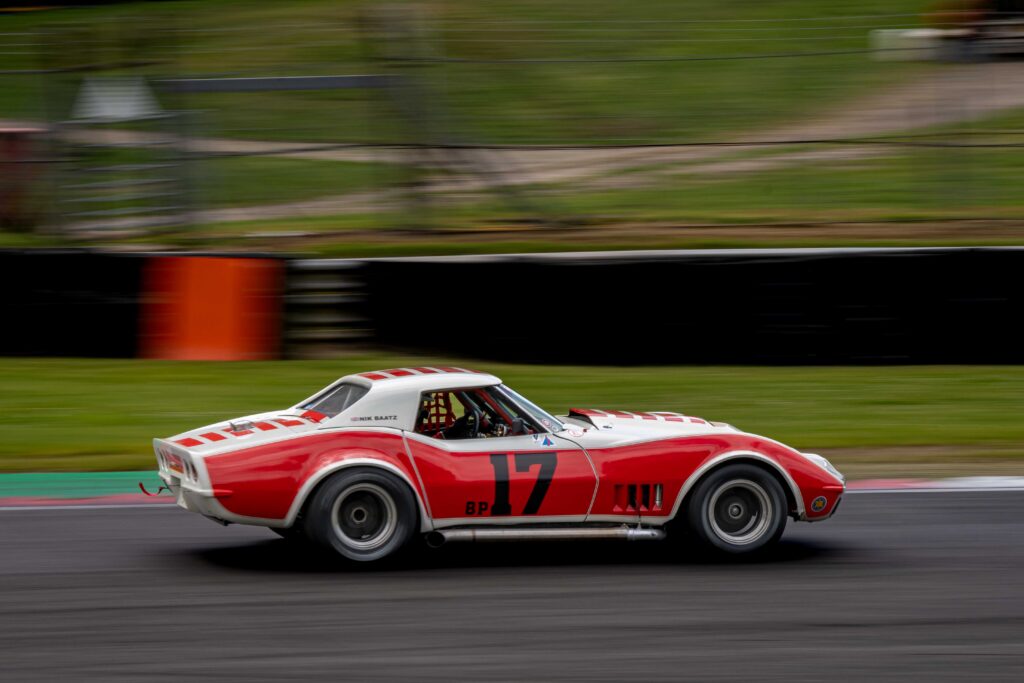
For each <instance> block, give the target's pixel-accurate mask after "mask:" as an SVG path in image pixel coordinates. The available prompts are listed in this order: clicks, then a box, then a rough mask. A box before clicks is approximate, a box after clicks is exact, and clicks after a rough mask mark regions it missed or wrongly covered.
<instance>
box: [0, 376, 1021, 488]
mask: <svg viewBox="0 0 1024 683" xmlns="http://www.w3.org/2000/svg"><path fill="white" fill-rule="evenodd" d="M410 362H414V363H416V364H422V363H425V362H428V361H426V360H424V359H423V358H417V359H409V358H401V357H395V356H376V357H361V358H351V359H344V360H334V361H282V362H269V363H179V362H152V361H128V360H124V361H108V360H75V359H60V360H44V359H4V360H0V428H2V433H3V439H2V440H0V471H47V470H83V471H84V470H105V469H106V470H110V469H145V468H148V467H150V466H151V464H152V463H151V459H152V456H151V454H150V443H149V442H150V440H151V439H152V438H153V437H155V436H168V435H171V434H174V433H177V432H180V431H183V430H186V429H191V428H194V427H197V426H200V425H203V424H206V423H209V422H213V421H215V420H220V419H224V418H229V417H237V416H240V415H243V414H247V413H253V412H257V411H263V410H272V409H274V408H278V407H285V406H288V405H291V404H294V403H295V402H297V401H299V400H301V399H302V398H304V397H306V396H308V395H309V394H311V393H313V392H314V391H315V390H316V389H318V388H319V387H321V386H323V385H324V384H327V383H328V382H329V381H331V380H333V379H334V378H336V377H338V376H340V375H344V374H347V373H349V372H355V371H363V370H367V369H373V368H377V367H395V366H396V365H402V364H408V363H410ZM437 362H439V361H437ZM463 363H465V364H468V365H471V366H473V367H478V368H480V369H485V370H489V371H493V372H495V373H497V374H498V375H499V376H501V377H502V378H503V379H505V380H506V381H507V382H508V383H509V384H511V385H513V386H515V387H516V388H517V389H519V390H520V391H522V392H523V393H525V394H526V395H528V396H530V397H531V398H533V399H534V400H536V401H537V402H538V403H540V404H541V405H543V406H545V407H546V408H548V409H550V410H552V411H555V412H564V411H565V410H567V409H568V408H570V407H574V406H576V407H587V406H590V407H604V408H613V409H615V408H618V409H627V410H628V409H636V410H650V409H663V410H678V411H682V412H686V413H689V414H695V415H700V416H703V417H706V418H709V419H714V420H723V421H727V422H730V423H733V424H735V425H737V426H738V427H740V428H742V429H745V430H748V431H752V432H755V433H763V434H765V435H768V436H771V437H773V438H776V439H779V440H781V441H784V442H786V443H789V444H791V445H793V446H795V447H798V448H802V449H819V450H824V451H826V452H829V449H841V450H839V451H836V452H837V453H842V452H849V453H851V454H854V455H856V457H857V458H858V459H862V458H863V457H864V454H865V453H868V454H870V453H872V452H874V451H876V450H877V449H885V451H886V452H891V453H898V452H899V450H900V449H901V448H902V449H904V450H905V451H906V453H907V454H908V457H911V458H914V459H916V461H918V462H926V463H927V462H930V461H935V460H943V459H945V460H949V452H948V451H946V452H940V451H941V450H942V449H948V448H951V447H957V448H959V450H958V451H957V452H958V453H959V455H957V456H956V457H957V458H958V459H960V460H963V458H965V457H966V458H970V457H972V456H971V454H972V453H976V454H977V455H978V457H984V458H996V459H1000V460H1004V461H1005V460H1011V461H1014V462H1018V463H1019V462H1022V461H1024V460H1022V459H1024V420H1021V419H1020V415H1021V412H1022V409H1024V367H962V366H944V367H930V366H922V367H886V368H874V367H865V368H845V367H821V368H818V367H809V368H763V367H749V368H746V367H745V368H739V367H651V368H591V367H571V366H565V367H558V366H527V365H503V364H498V363H488V362H473V361H463ZM847 449H848V451H847ZM928 453H937V454H938V455H936V457H935V458H930V457H929V456H927V454H928ZM943 453H944V454H943ZM922 454H925V455H924V456H923V455H922ZM922 458H923V460H922ZM876 460H877V458H876ZM840 462H841V458H840ZM872 471H874V470H872ZM885 471H888V470H885Z"/></svg>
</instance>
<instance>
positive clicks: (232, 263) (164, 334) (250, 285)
mask: <svg viewBox="0 0 1024 683" xmlns="http://www.w3.org/2000/svg"><path fill="white" fill-rule="evenodd" d="M283 275H284V273H283V264H282V262H280V261H277V260H274V259H265V258H222V257H207V256H158V257H153V258H150V259H148V261H147V263H146V265H145V267H144V269H143V277H142V285H143V290H142V315H141V321H140V324H141V327H140V340H139V341H140V345H139V349H140V355H141V356H142V357H143V358H160V359H167V360H265V359H269V358H275V357H277V356H278V354H279V349H280V337H281V334H280V332H281V290H282V284H283Z"/></svg>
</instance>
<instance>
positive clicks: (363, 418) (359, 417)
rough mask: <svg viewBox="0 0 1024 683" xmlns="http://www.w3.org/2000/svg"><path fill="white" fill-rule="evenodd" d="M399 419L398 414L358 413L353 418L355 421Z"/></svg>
mask: <svg viewBox="0 0 1024 683" xmlns="http://www.w3.org/2000/svg"><path fill="white" fill-rule="evenodd" d="M397 419H398V416H397V415H357V416H356V417H353V418H351V420H352V421H353V422H388V421H389V420H397Z"/></svg>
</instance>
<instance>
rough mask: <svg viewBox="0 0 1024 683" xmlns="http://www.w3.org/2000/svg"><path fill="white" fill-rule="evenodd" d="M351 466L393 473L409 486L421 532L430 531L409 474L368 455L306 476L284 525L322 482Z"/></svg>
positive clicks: (303, 508) (331, 464)
mask: <svg viewBox="0 0 1024 683" xmlns="http://www.w3.org/2000/svg"><path fill="white" fill-rule="evenodd" d="M352 467H363V468H375V469H378V470H382V471H384V472H387V473H388V474H393V475H395V476H396V477H398V478H399V480H401V481H402V483H404V484H405V485H406V486H408V487H409V491H410V492H411V493H412V495H413V498H415V499H416V509H417V510H418V511H419V518H420V519H419V527H420V531H421V532H426V531H430V530H431V529H433V526H432V525H431V522H430V516H429V515H428V514H427V509H426V506H425V505H424V502H423V498H422V497H421V496H420V494H419V492H418V491H417V490H416V487H415V486H414V485H413V483H412V480H411V479H410V478H409V475H408V474H406V473H405V472H403V471H402V470H401V468H399V467H397V466H396V465H393V464H391V463H389V462H385V461H383V460H378V459H376V458H369V457H352V458H346V459H344V460H340V461H337V462H333V463H330V464H329V465H325V466H323V467H321V468H320V469H318V470H316V471H315V472H314V473H313V474H312V475H310V476H309V477H307V478H306V481H305V482H303V484H302V487H301V488H300V489H299V492H298V494H296V496H295V500H293V501H292V505H291V508H289V510H288V516H287V517H286V518H285V526H286V527H290V526H292V525H293V524H295V520H296V519H297V518H298V516H299V514H300V513H301V512H302V511H303V510H305V508H306V506H307V505H308V503H309V501H311V500H312V499H313V496H314V494H316V492H317V490H319V489H320V487H321V486H323V485H324V483H326V482H327V480H328V479H330V478H331V477H332V476H333V475H335V474H337V473H338V472H341V471H342V470H345V469H349V468H352Z"/></svg>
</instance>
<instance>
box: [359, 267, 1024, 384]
mask: <svg viewBox="0 0 1024 683" xmlns="http://www.w3.org/2000/svg"><path fill="white" fill-rule="evenodd" d="M1022 274H1024V249H1016V248H970V249H850V250H817V249H803V250H786V251H782V250H764V251H758V250H738V251H717V252H708V251H697V252H662V253H656V254H650V253H643V254H632V255H631V254H629V253H628V252H625V253H620V254H615V255H600V256H598V255H595V256H585V255H573V256H564V255H551V256H530V257H493V258H465V257H462V258H437V259H409V260H401V259H391V260H379V261H369V262H367V264H366V269H365V273H364V275H365V278H366V285H367V295H368V296H367V311H366V313H367V316H368V317H369V318H370V321H371V324H372V326H373V327H374V329H375V331H376V332H375V334H376V340H377V342H378V343H380V344H383V345H386V346H390V347H394V348H400V349H407V350H420V351H424V352H431V353H439V354H444V355H454V356H464V357H473V358H482V359H493V360H507V361H523V362H541V363H582V364H610V365H633V364H672V363H733V364H837V363H839V364H847V363H863V364H867V363H1021V362H1024V345H1022V344H1021V342H1020V339H1019V337H1018V333H1017V330H1018V328H1019V324H1018V319H1019V317H1020V316H1021V313H1022V311H1024V284H1022Z"/></svg>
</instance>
